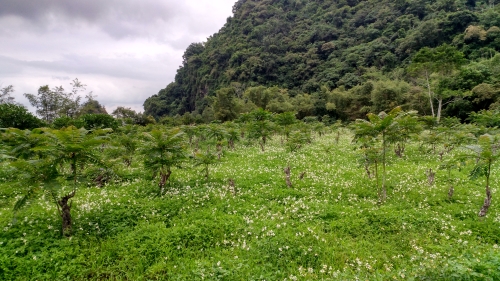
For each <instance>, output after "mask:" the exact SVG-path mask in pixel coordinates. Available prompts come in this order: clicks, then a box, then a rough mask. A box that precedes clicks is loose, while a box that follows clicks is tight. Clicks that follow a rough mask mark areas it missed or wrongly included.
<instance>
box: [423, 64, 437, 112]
mask: <svg viewBox="0 0 500 281" xmlns="http://www.w3.org/2000/svg"><path fill="white" fill-rule="evenodd" d="M425 79H426V80H427V91H428V92H429V102H430V104H431V112H432V117H435V116H436V115H435V114H434V105H433V104H432V92H431V83H430V82H429V73H428V72H427V70H426V71H425Z"/></svg>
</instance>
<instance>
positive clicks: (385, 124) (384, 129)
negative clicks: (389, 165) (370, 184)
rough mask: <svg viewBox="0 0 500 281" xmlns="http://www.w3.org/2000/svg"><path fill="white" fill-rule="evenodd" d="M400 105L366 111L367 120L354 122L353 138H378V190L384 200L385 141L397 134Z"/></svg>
mask: <svg viewBox="0 0 500 281" xmlns="http://www.w3.org/2000/svg"><path fill="white" fill-rule="evenodd" d="M401 113H402V110H401V107H396V108H394V109H393V110H391V111H390V112H389V113H385V112H380V113H379V114H378V115H375V114H373V113H368V114H367V116H368V121H367V120H361V119H358V120H356V123H355V124H354V130H355V139H359V138H362V137H366V138H380V141H381V145H382V149H381V150H382V159H381V163H382V188H381V190H380V192H379V199H380V201H381V202H384V201H385V199H386V197H387V189H386V175H387V173H386V155H387V153H386V151H387V143H388V142H389V139H390V138H391V136H392V135H394V134H397V133H398V131H397V126H396V125H397V120H396V119H397V118H398V117H399V116H403V115H402V114H401Z"/></svg>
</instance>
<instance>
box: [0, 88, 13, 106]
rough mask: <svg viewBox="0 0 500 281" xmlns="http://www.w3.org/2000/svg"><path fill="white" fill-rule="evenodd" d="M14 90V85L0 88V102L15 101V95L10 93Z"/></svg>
mask: <svg viewBox="0 0 500 281" xmlns="http://www.w3.org/2000/svg"><path fill="white" fill-rule="evenodd" d="M13 92H14V86H12V85H9V86H7V87H3V88H2V89H0V104H6V103H14V97H11V96H10V94H11V93H13Z"/></svg>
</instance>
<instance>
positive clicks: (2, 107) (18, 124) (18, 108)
mask: <svg viewBox="0 0 500 281" xmlns="http://www.w3.org/2000/svg"><path fill="white" fill-rule="evenodd" d="M43 126H45V123H44V122H43V121H42V120H40V119H38V118H37V117H36V116H34V115H33V114H31V112H29V111H28V110H27V109H26V108H25V107H24V106H22V105H16V104H11V103H6V104H0V128H18V129H21V130H25V129H30V130H31V129H35V128H40V127H43Z"/></svg>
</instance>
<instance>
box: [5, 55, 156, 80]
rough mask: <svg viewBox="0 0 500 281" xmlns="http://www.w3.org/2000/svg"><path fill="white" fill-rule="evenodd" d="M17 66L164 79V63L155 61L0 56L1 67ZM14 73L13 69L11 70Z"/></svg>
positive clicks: (76, 56)
mask: <svg viewBox="0 0 500 281" xmlns="http://www.w3.org/2000/svg"><path fill="white" fill-rule="evenodd" d="M4 65H5V66H6V68H5V69H9V67H10V66H17V67H18V69H19V71H20V70H21V69H22V66H24V67H32V68H38V69H42V70H47V71H55V72H62V73H75V74H94V75H106V76H109V77H119V78H131V79H140V80H146V81H147V80H155V79H158V78H160V77H164V74H163V73H162V72H159V71H160V70H163V69H162V68H164V63H163V62H161V61H158V60H154V59H148V60H144V59H134V58H123V59H99V58H95V57H90V56H79V55H65V56H64V57H63V58H62V59H60V60H55V61H42V60H36V61H26V60H17V59H13V58H10V57H6V56H0V66H4ZM8 72H9V73H12V69H9V71H8Z"/></svg>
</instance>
